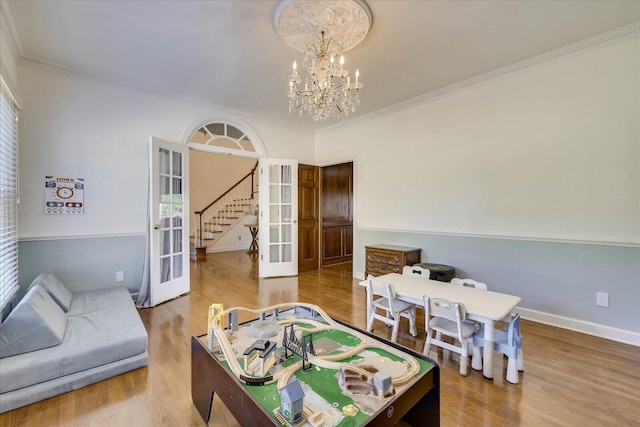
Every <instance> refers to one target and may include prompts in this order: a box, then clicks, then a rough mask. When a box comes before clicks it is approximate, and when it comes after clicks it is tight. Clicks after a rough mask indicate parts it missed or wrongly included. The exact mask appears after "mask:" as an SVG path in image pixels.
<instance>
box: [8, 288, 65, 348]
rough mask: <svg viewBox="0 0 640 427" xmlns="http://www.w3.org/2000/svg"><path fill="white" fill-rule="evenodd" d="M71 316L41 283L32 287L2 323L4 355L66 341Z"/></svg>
mask: <svg viewBox="0 0 640 427" xmlns="http://www.w3.org/2000/svg"><path fill="white" fill-rule="evenodd" d="M66 322H67V317H66V316H65V314H64V312H63V311H62V310H61V309H60V307H59V306H58V304H56V303H55V302H54V301H53V299H52V298H51V297H50V296H49V294H47V292H46V291H45V290H44V289H43V288H42V287H40V286H38V285H36V286H34V287H32V288H31V289H30V290H29V291H28V292H27V294H26V295H25V296H24V298H22V300H21V301H20V302H19V303H18V305H17V306H16V307H15V308H14V309H13V310H12V311H11V313H9V316H7V318H6V319H5V321H4V322H2V324H0V358H5V357H9V356H14V355H18V354H22V353H28V352H31V351H35V350H40V349H43V348H48V347H53V346H56V345H58V344H60V343H61V342H62V339H63V336H64V331H65V325H66Z"/></svg>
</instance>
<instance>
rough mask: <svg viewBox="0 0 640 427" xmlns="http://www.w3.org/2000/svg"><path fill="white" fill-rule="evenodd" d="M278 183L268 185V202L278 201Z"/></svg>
mask: <svg viewBox="0 0 640 427" xmlns="http://www.w3.org/2000/svg"><path fill="white" fill-rule="evenodd" d="M278 187H280V186H279V185H270V186H269V203H280V191H279V188H278Z"/></svg>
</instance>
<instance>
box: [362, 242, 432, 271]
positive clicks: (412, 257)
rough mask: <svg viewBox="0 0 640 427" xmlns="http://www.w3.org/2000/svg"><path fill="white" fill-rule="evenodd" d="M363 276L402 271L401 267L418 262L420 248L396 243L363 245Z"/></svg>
mask: <svg viewBox="0 0 640 427" xmlns="http://www.w3.org/2000/svg"><path fill="white" fill-rule="evenodd" d="M365 249H366V265H365V277H367V276H368V275H369V274H371V275H373V276H380V275H382V274H387V273H402V267H404V266H405V265H413V264H416V263H419V262H420V251H421V249H420V248H410V247H406V246H396V245H373V246H365Z"/></svg>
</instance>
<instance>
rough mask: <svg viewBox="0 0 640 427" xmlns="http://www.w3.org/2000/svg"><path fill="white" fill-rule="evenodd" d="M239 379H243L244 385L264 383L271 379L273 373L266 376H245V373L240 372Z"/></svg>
mask: <svg viewBox="0 0 640 427" xmlns="http://www.w3.org/2000/svg"><path fill="white" fill-rule="evenodd" d="M239 378H240V381H243V382H244V383H245V384H246V385H264V384H265V383H267V382H269V381H271V380H273V375H269V376H268V377H261V378H256V377H247V376H246V375H242V374H240V376H239Z"/></svg>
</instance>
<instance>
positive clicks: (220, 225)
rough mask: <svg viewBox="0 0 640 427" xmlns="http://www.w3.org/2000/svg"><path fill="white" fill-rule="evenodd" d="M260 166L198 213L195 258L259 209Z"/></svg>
mask: <svg viewBox="0 0 640 427" xmlns="http://www.w3.org/2000/svg"><path fill="white" fill-rule="evenodd" d="M257 168H258V163H257V162H256V165H255V166H254V167H253V169H251V171H250V172H249V173H248V174H247V175H245V176H244V177H243V178H241V179H240V180H239V181H238V182H236V183H235V184H234V185H232V186H231V187H230V188H229V189H228V190H226V191H225V192H224V193H223V194H222V195H221V196H219V197H218V198H217V199H215V200H214V201H212V202H211V203H209V204H208V205H207V206H205V207H204V208H203V209H201V210H199V211H195V212H194V214H195V218H196V221H195V230H194V231H193V232H192V233H191V240H192V244H191V258H192V259H196V258H197V257H198V256H199V255H200V254H203V255H204V253H206V252H207V249H209V248H210V247H212V246H213V245H214V244H215V243H216V242H217V241H219V240H220V239H221V238H222V237H223V236H224V235H225V234H226V233H227V232H228V231H229V230H231V229H232V228H233V227H234V226H235V225H237V224H238V223H239V222H240V221H241V220H242V219H244V218H245V217H246V216H247V215H248V214H249V212H250V211H252V210H253V209H254V208H255V207H256V206H257V182H256V180H255V179H254V178H255V173H256V170H257Z"/></svg>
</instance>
